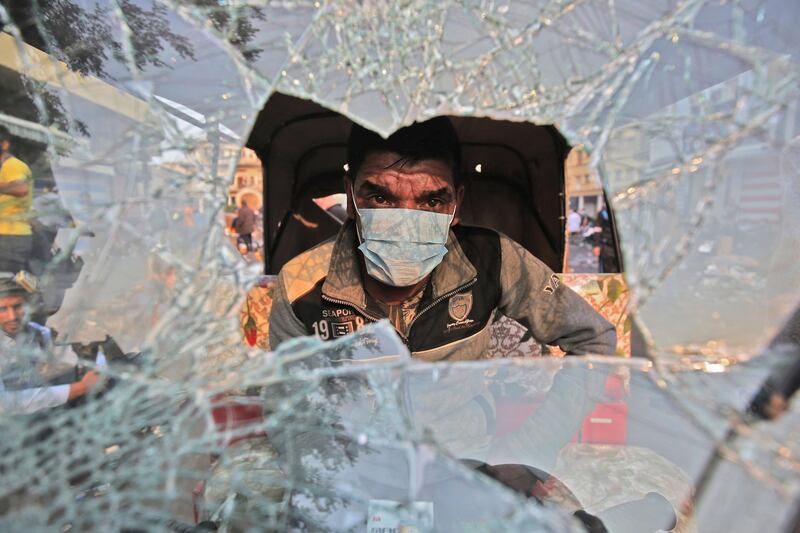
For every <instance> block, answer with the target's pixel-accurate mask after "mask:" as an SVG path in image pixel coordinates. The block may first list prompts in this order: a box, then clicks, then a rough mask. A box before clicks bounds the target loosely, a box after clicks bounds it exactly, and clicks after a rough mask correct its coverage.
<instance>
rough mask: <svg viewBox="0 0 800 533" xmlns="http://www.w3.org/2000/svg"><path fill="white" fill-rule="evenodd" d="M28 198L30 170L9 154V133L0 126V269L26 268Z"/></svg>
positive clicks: (29, 233) (30, 194)
mask: <svg viewBox="0 0 800 533" xmlns="http://www.w3.org/2000/svg"><path fill="white" fill-rule="evenodd" d="M32 200H33V180H32V178H31V169H30V168H29V167H28V165H26V164H25V163H24V162H22V161H21V160H19V159H17V158H16V157H14V156H13V155H12V154H11V134H10V133H9V131H8V129H7V128H5V127H3V126H0V272H13V273H16V272H19V271H21V270H25V269H26V266H27V261H28V258H29V257H30V254H31V251H32V247H33V236H32V234H33V232H32V230H31V225H30V223H29V222H28V217H29V216H30V211H31V203H32Z"/></svg>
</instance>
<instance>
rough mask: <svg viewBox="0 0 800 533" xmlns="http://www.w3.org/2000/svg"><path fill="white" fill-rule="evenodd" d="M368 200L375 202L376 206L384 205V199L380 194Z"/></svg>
mask: <svg viewBox="0 0 800 533" xmlns="http://www.w3.org/2000/svg"><path fill="white" fill-rule="evenodd" d="M369 199H370V200H372V201H373V202H375V203H376V204H385V203H386V198H384V197H383V196H381V195H380V194H375V195H373V196H370V197H369Z"/></svg>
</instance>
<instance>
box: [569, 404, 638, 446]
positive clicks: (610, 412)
mask: <svg viewBox="0 0 800 533" xmlns="http://www.w3.org/2000/svg"><path fill="white" fill-rule="evenodd" d="M627 436H628V404H627V403H625V402H610V403H599V404H597V406H596V407H595V408H594V411H592V412H591V413H590V414H589V416H587V417H586V418H584V419H583V424H581V431H580V433H579V434H578V442H582V443H586V444H625V440H626V438H627Z"/></svg>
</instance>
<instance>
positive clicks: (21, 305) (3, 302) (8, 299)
mask: <svg viewBox="0 0 800 533" xmlns="http://www.w3.org/2000/svg"><path fill="white" fill-rule="evenodd" d="M24 315H25V298H23V297H22V296H19V295H12V296H0V328H2V329H3V331H4V332H5V334H6V335H9V336H11V337H14V336H15V335H16V334H17V332H18V331H19V328H20V326H21V325H22V317H23V316H24Z"/></svg>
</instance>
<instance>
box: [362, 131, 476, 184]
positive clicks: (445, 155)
mask: <svg viewBox="0 0 800 533" xmlns="http://www.w3.org/2000/svg"><path fill="white" fill-rule="evenodd" d="M371 152H393V153H396V154H397V155H399V156H400V158H399V159H398V160H397V162H395V163H394V164H395V165H396V164H405V163H416V162H419V161H424V160H426V159H433V160H436V161H442V162H444V163H447V164H448V165H449V166H450V169H451V170H452V172H453V184H454V185H455V186H456V187H458V186H459V185H460V184H461V176H460V173H459V167H460V164H461V149H460V146H459V143H458V135H457V134H456V130H455V128H454V127H453V124H452V123H451V122H450V119H448V118H447V117H436V118H432V119H430V120H426V121H425V122H415V123H414V124H412V125H410V126H406V127H405V128H402V129H399V130H397V131H396V132H394V133H393V134H392V135H391V136H389V138H388V139H384V138H383V137H381V136H380V135H378V134H377V133H375V132H373V131H370V130H368V129H366V128H363V127H361V126H359V125H358V124H353V127H352V128H351V129H350V138H349V139H348V140H347V164H348V170H347V173H348V175H349V176H350V177H351V178H352V179H353V180H355V177H356V176H357V175H358V171H359V170H360V169H361V165H363V164H364V160H365V159H366V158H367V155H368V154H370V153H371ZM392 166H394V165H392Z"/></svg>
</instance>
